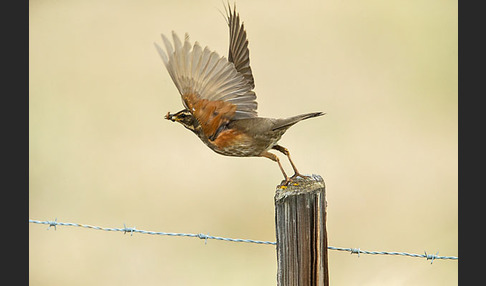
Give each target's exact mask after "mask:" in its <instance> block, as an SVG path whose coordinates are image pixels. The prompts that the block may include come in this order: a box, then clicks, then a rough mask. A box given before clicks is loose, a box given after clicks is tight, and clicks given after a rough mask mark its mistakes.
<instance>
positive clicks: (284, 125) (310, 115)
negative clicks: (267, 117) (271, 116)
mask: <svg viewBox="0 0 486 286" xmlns="http://www.w3.org/2000/svg"><path fill="white" fill-rule="evenodd" d="M324 114H325V113H324V112H311V113H306V114H301V115H296V116H292V117H289V118H285V119H281V122H279V124H276V125H275V127H274V128H273V130H279V129H287V128H289V127H290V126H292V125H294V124H295V123H297V122H299V121H302V120H304V119H309V118H313V117H317V116H322V115H324Z"/></svg>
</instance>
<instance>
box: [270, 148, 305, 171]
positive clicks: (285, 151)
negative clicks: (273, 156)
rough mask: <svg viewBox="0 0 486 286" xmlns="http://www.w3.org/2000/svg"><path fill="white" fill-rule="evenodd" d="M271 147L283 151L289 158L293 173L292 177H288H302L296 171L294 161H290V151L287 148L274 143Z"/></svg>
mask: <svg viewBox="0 0 486 286" xmlns="http://www.w3.org/2000/svg"><path fill="white" fill-rule="evenodd" d="M272 149H275V150H278V151H280V152H282V153H284V154H285V156H287V158H289V161H290V165H292V168H293V169H294V173H295V174H294V175H293V176H292V177H290V179H293V178H295V177H298V176H300V177H303V176H302V175H301V174H300V173H299V171H297V168H296V167H295V165H294V162H292V159H290V152H289V150H288V149H287V148H285V147H283V146H280V145H275V146H273V147H272ZM279 164H280V163H279Z"/></svg>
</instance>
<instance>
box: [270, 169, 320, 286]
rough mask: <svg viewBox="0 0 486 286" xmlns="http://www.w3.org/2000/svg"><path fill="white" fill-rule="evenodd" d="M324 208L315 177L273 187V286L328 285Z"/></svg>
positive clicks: (318, 181) (318, 177)
mask: <svg viewBox="0 0 486 286" xmlns="http://www.w3.org/2000/svg"><path fill="white" fill-rule="evenodd" d="M326 206H327V203H326V192H325V184H324V180H323V179H322V177H321V176H319V175H312V176H310V177H305V178H298V179H295V180H293V181H292V183H290V184H289V186H287V187H282V186H279V187H277V191H276V193H275V221H276V224H275V225H276V233H277V261H278V270H277V285H279V286H287V285H329V273H328V259H327V231H326Z"/></svg>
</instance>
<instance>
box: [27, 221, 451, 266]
mask: <svg viewBox="0 0 486 286" xmlns="http://www.w3.org/2000/svg"><path fill="white" fill-rule="evenodd" d="M29 223H35V224H47V225H48V227H47V230H49V229H50V228H51V226H53V227H54V230H57V228H56V227H57V226H75V227H82V228H89V229H96V230H104V231H119V232H123V234H126V233H127V232H129V233H130V236H133V233H141V234H150V235H165V236H185V237H196V238H199V239H204V244H207V242H208V239H215V240H223V241H230V242H246V243H254V244H269V245H277V243H276V242H272V241H262V240H252V239H241V238H228V237H219V236H210V235H209V233H208V234H203V233H199V234H194V233H177V232H156V231H148V230H139V229H136V228H135V227H127V226H126V225H125V224H123V228H107V227H100V226H92V225H87V224H78V223H70V222H58V221H57V218H56V219H55V220H54V221H49V220H48V221H39V220H32V219H29ZM327 249H330V250H338V251H345V252H350V253H351V254H358V257H359V256H360V254H371V255H401V256H407V257H419V258H426V259H427V261H428V260H430V264H432V263H433V262H434V260H437V259H447V260H458V259H459V258H458V257H456V256H439V252H438V251H437V253H436V254H427V252H426V251H424V254H414V253H407V252H389V251H368V250H361V248H344V247H334V246H328V247H327Z"/></svg>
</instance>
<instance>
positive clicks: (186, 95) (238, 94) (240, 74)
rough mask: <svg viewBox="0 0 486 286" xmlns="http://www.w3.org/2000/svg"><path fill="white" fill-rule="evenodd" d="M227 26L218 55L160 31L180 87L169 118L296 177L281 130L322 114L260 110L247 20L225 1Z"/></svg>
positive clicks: (225, 151) (217, 147)
mask: <svg viewBox="0 0 486 286" xmlns="http://www.w3.org/2000/svg"><path fill="white" fill-rule="evenodd" d="M225 12H226V15H223V16H225V20H226V23H227V25H228V27H229V52H228V57H227V58H226V57H224V56H220V55H219V54H218V53H217V52H215V51H211V50H210V49H209V48H208V47H207V46H206V47H205V48H204V49H203V48H202V47H201V45H200V44H199V42H197V41H196V42H195V43H194V44H193V45H192V44H191V43H190V40H189V35H188V34H187V33H186V34H185V38H184V42H182V41H181V40H180V39H179V37H178V36H177V34H176V33H175V32H174V31H172V40H173V44H172V42H171V41H170V40H169V39H168V38H167V37H166V36H165V35H164V34H162V35H161V36H162V41H163V43H164V46H165V50H164V49H162V48H161V47H160V46H159V45H158V44H157V43H154V44H155V48H156V50H157V51H158V53H159V55H160V57H161V58H162V61H163V63H164V65H165V67H166V68H167V71H168V73H169V75H170V77H171V78H172V81H173V82H174V84H175V86H176V87H177V89H178V91H179V93H180V95H181V98H182V104H183V105H184V109H182V110H181V111H179V112H176V113H170V112H168V113H167V114H166V115H165V119H167V120H170V121H172V122H178V123H180V124H182V125H183V126H184V127H185V128H187V129H189V130H190V131H192V132H193V133H195V134H196V135H197V136H198V137H199V138H200V139H201V140H202V141H203V142H204V143H205V144H206V145H207V146H208V147H209V148H210V149H212V150H213V151H214V152H216V153H218V154H221V155H225V156H235V157H265V158H268V159H270V160H272V161H275V162H277V163H278V166H279V168H280V171H281V172H282V174H283V176H284V179H285V180H284V181H282V183H281V185H282V186H286V185H288V184H289V183H290V182H291V181H292V180H294V179H295V178H297V177H299V176H300V177H305V176H304V175H302V174H301V173H299V171H298V170H297V168H296V166H295V164H294V162H293V161H292V159H291V158H290V152H289V150H288V149H287V148H285V147H283V146H282V145H279V144H278V141H279V140H280V138H281V137H282V135H283V134H284V133H285V132H286V131H287V130H288V129H289V128H290V127H291V126H293V125H294V124H296V123H297V122H300V121H302V120H305V119H309V118H313V117H318V116H322V115H324V114H325V113H323V112H312V113H306V114H301V115H296V116H291V117H288V118H265V117H259V116H258V115H257V102H256V94H255V92H254V91H253V89H254V87H255V83H254V78H253V74H252V69H251V67H250V52H249V49H248V39H247V34H246V30H245V27H244V23H243V22H242V21H240V15H239V13H237V12H236V4H235V5H234V6H233V10H232V9H231V6H230V4H229V3H228V5H227V7H226V6H225ZM270 150H276V151H279V152H281V153H283V154H284V155H285V156H287V158H288V160H289V162H290V165H291V166H292V168H293V171H294V175H292V176H291V177H289V176H287V174H286V173H285V170H284V168H283V167H282V164H281V163H280V160H279V158H278V157H277V155H275V154H274V153H271V152H269V151H270Z"/></svg>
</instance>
